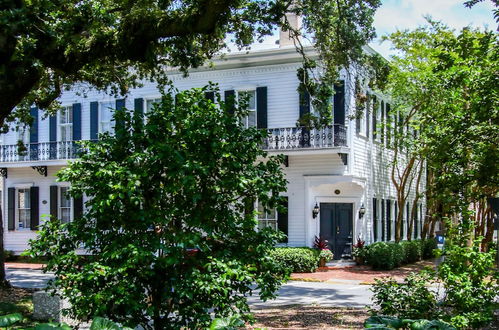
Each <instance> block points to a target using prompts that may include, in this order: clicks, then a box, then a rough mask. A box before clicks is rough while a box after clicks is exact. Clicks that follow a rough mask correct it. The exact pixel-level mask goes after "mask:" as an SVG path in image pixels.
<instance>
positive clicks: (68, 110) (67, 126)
mask: <svg viewBox="0 0 499 330" xmlns="http://www.w3.org/2000/svg"><path fill="white" fill-rule="evenodd" d="M62 108H64V110H65V112H63V110H62V109H61V110H60V111H58V112H57V141H60V142H68V141H72V140H73V121H74V118H73V105H63V106H62ZM63 113H65V114H67V115H65V116H64V117H65V118H66V120H68V121H69V119H71V122H68V121H65V122H64V123H62V119H63ZM63 130H66V136H67V134H68V132H69V136H70V137H71V138H70V139H67V138H66V139H65V140H63V138H62V131H63Z"/></svg>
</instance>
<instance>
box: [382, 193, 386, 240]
mask: <svg viewBox="0 0 499 330" xmlns="http://www.w3.org/2000/svg"><path fill="white" fill-rule="evenodd" d="M385 216H386V214H385V200H384V199H382V200H381V240H382V241H386V219H385Z"/></svg>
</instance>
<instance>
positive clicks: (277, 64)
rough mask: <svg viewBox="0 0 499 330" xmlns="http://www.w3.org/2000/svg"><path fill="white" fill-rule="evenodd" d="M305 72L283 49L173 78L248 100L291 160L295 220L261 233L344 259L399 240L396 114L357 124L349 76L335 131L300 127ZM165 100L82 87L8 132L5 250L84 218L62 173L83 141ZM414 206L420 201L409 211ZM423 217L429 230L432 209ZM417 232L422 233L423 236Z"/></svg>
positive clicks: (337, 103) (181, 85)
mask: <svg viewBox="0 0 499 330" xmlns="http://www.w3.org/2000/svg"><path fill="white" fill-rule="evenodd" d="M299 66H300V56H299V55H298V54H297V53H296V51H295V49H294V47H281V48H276V49H271V50H261V51H252V52H250V53H244V54H243V53H241V54H234V55H230V56H227V58H226V59H225V60H217V61H215V67H214V68H212V67H203V68H199V69H196V70H193V71H191V73H190V75H189V77H186V78H185V77H183V76H182V75H181V74H180V73H177V72H172V73H171V78H172V81H173V83H174V85H175V86H176V87H177V88H178V89H180V90H183V89H189V88H192V87H202V86H205V85H207V84H208V83H209V82H215V83H218V85H219V87H220V90H221V93H222V97H227V96H230V95H236V96H237V95H242V94H244V95H248V94H249V96H250V108H251V110H252V114H251V115H250V116H249V117H248V119H247V122H246V123H245V125H248V126H257V127H259V128H262V129H267V130H268V132H269V137H268V139H267V141H266V143H265V149H267V150H268V151H269V153H271V154H284V155H286V165H285V167H283V170H284V173H285V174H286V178H287V180H288V181H289V184H288V189H287V192H286V193H285V196H286V197H287V202H288V212H287V214H277V212H270V213H265V214H261V215H260V217H259V218H260V219H259V220H260V225H261V226H273V227H276V228H279V229H281V230H283V231H284V232H285V233H287V235H288V240H287V244H288V245H289V246H312V244H313V240H314V238H315V236H319V235H321V236H323V237H324V238H326V239H328V241H329V243H330V244H331V247H332V250H333V252H334V255H335V258H340V257H342V256H348V255H349V254H350V251H351V245H352V244H354V243H355V240H356V239H357V237H361V238H363V239H364V240H366V241H367V242H368V243H370V242H374V241H378V240H392V239H393V238H394V219H395V212H396V208H397V206H396V203H395V200H396V192H395V190H394V188H393V186H392V184H391V182H390V179H389V175H388V174H389V168H388V166H389V160H390V157H391V152H390V150H389V149H387V148H386V147H384V145H385V144H386V141H384V140H383V136H382V135H381V134H380V133H379V132H377V133H376V129H375V128H376V126H377V123H379V122H380V121H382V120H384V118H385V116H386V115H387V113H388V112H389V111H387V110H388V109H389V107H390V104H389V102H388V101H386V100H384V99H382V98H381V97H380V96H375V95H372V97H371V98H374V97H378V100H379V99H381V102H378V103H376V104H379V105H378V109H373V108H372V105H373V104H375V103H374V102H371V103H370V109H368V110H369V111H367V112H365V113H364V115H363V117H362V118H354V117H353V114H354V110H353V109H354V108H355V99H354V93H353V90H352V88H350V87H349V86H352V85H353V84H351V83H349V80H348V79H349V77H348V76H346V75H344V76H343V77H342V79H343V80H344V82H345V83H344V84H342V85H341V86H336V87H335V90H336V94H335V96H334V102H333V103H334V114H333V117H334V119H333V122H331V123H330V126H328V127H326V128H324V129H320V130H315V129H313V130H305V129H304V128H301V127H297V125H296V124H297V120H298V119H299V117H300V115H303V114H304V113H307V112H309V111H310V106H309V105H306V104H307V102H306V100H307V95H300V94H299V93H298V91H297V89H298V85H299V81H298V78H297V75H296V70H297V69H298V68H299ZM159 97H160V94H159V92H158V90H157V88H156V85H155V84H153V83H145V86H144V87H142V88H140V89H136V90H132V91H131V92H130V94H129V95H127V96H126V97H125V98H122V99H114V98H112V97H110V96H108V95H105V94H103V93H98V92H91V93H88V94H87V95H86V97H82V96H80V95H78V93H77V88H75V89H74V90H73V91H69V92H65V93H64V94H63V95H62V96H61V97H60V102H61V103H62V105H63V109H62V110H61V111H60V112H59V113H58V114H57V116H52V117H47V118H44V113H43V111H39V110H38V109H36V108H33V109H32V110H31V113H32V115H33V116H34V123H33V125H32V126H31V127H30V128H28V129H25V130H21V131H19V132H18V131H15V130H13V131H11V132H9V133H7V134H4V135H3V138H2V146H1V153H0V173H1V175H2V176H3V179H4V180H3V187H2V201H3V203H2V206H3V208H2V211H3V219H4V228H5V236H4V240H5V249H7V250H13V251H14V252H16V253H20V252H22V251H23V250H25V249H26V248H27V247H28V240H29V239H31V238H34V237H35V236H36V228H37V226H38V225H39V223H40V222H41V221H43V218H44V215H49V214H51V215H55V216H57V217H59V218H60V219H62V220H63V221H71V219H73V218H74V217H76V216H78V214H81V212H82V211H83V201H82V200H72V199H68V198H67V197H66V196H65V190H66V189H67V186H68V185H67V184H64V183H59V182H56V179H55V174H56V172H57V171H59V170H60V169H61V168H62V167H63V166H65V165H66V163H67V161H68V159H72V158H74V157H75V143H74V141H79V140H93V139H97V136H98V133H100V132H104V131H109V130H112V129H113V122H112V120H111V112H110V110H109V109H110V108H119V107H123V106H125V107H127V108H129V109H136V110H142V111H147V108H149V107H150V106H151V105H152V103H154V102H155V101H157V99H158V98H159ZM300 98H304V99H302V102H300ZM303 101H305V102H303ZM300 104H302V105H301V106H300ZM18 140H22V141H23V142H24V143H25V144H26V146H27V150H26V153H25V155H20V154H19V152H18V146H17V142H18ZM423 182H424V180H423ZM412 201H413V195H411V196H410V197H409V204H408V205H407V206H409V205H412ZM314 209H315V210H316V211H318V213H317V215H316V214H314ZM408 210H409V208H408V207H407V212H408ZM364 211H365V213H364ZM404 213H405V214H408V213H406V212H404ZM418 214H419V217H418V219H419V221H418V223H419V225H418V228H420V226H421V220H420V219H421V217H422V214H423V205H419V208H418ZM404 227H407V226H404ZM416 232H417V233H416V235H419V233H420V229H419V231H418V230H416Z"/></svg>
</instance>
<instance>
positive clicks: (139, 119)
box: [133, 97, 144, 130]
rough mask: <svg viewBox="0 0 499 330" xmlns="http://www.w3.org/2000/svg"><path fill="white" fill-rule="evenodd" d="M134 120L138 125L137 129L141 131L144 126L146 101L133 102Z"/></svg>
mask: <svg viewBox="0 0 499 330" xmlns="http://www.w3.org/2000/svg"><path fill="white" fill-rule="evenodd" d="M133 110H134V111H133V118H134V121H135V125H137V127H136V129H138V130H141V129H142V126H143V124H144V99H143V98H141V97H140V98H136V99H134V100H133Z"/></svg>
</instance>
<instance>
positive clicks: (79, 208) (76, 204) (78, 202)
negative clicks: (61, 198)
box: [73, 196, 83, 219]
mask: <svg viewBox="0 0 499 330" xmlns="http://www.w3.org/2000/svg"><path fill="white" fill-rule="evenodd" d="M82 216H83V197H81V196H80V197H75V198H74V199H73V219H78V218H81V217H82Z"/></svg>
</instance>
